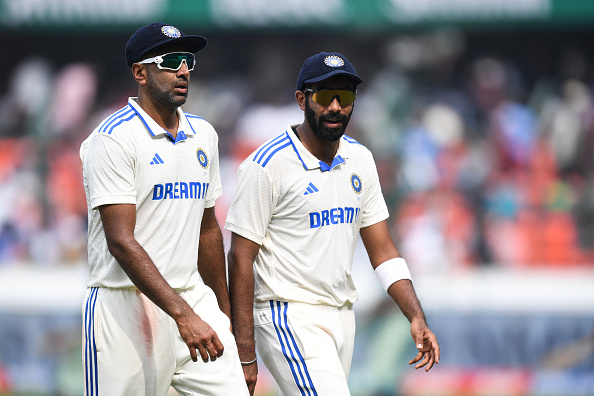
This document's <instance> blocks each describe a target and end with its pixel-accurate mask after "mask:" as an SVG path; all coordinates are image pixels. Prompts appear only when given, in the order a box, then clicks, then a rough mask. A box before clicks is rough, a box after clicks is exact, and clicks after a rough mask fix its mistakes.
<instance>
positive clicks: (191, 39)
mask: <svg viewBox="0 0 594 396" xmlns="http://www.w3.org/2000/svg"><path fill="white" fill-rule="evenodd" d="M206 43H207V40H206V38H205V37H202V36H196V35H188V34H184V32H182V31H181V30H179V29H178V28H176V27H175V26H172V25H167V24H165V23H162V22H155V23H151V24H150V25H146V26H143V27H140V28H138V29H137V30H136V32H135V33H134V34H133V35H132V36H131V37H130V39H129V40H128V42H127V43H126V63H128V66H130V67H132V64H134V63H136V62H138V61H140V60H142V57H143V56H144V55H146V54H147V53H149V52H150V51H152V50H154V49H156V48H159V47H162V46H165V45H170V44H183V45H186V46H187V47H188V51H189V52H192V53H196V52H198V51H200V50H201V49H202V48H204V47H205V46H206Z"/></svg>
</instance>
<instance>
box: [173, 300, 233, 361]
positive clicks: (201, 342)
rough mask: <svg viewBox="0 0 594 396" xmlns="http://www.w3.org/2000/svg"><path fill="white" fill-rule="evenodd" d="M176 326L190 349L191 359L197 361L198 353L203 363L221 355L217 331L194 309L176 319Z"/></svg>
mask: <svg viewBox="0 0 594 396" xmlns="http://www.w3.org/2000/svg"><path fill="white" fill-rule="evenodd" d="M177 328H178V330H179V334H180V335H181V337H182V339H183V340H184V342H185V343H186V345H187V346H188V349H189V350H190V356H191V357H192V361H194V362H196V361H198V355H197V353H196V350H198V353H200V356H201V357H202V360H203V361H204V363H206V362H208V360H209V358H210V360H211V361H213V362H214V361H215V360H217V358H218V357H221V356H223V350H224V349H225V348H224V347H223V343H222V342H221V340H219V336H217V333H216V332H215V331H214V330H213V329H212V327H210V326H209V325H208V323H206V322H205V321H203V320H202V319H200V317H199V316H198V315H196V313H194V311H191V312H189V313H188V314H187V315H185V316H184V317H183V319H180V320H178V321H177Z"/></svg>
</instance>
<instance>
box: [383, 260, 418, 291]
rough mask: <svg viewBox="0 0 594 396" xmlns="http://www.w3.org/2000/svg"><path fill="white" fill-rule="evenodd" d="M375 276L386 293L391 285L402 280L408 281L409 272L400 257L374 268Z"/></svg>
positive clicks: (409, 277)
mask: <svg viewBox="0 0 594 396" xmlns="http://www.w3.org/2000/svg"><path fill="white" fill-rule="evenodd" d="M375 275H376V276H377V278H378V279H379V280H380V282H381V283H382V287H383V288H384V290H385V291H386V292H387V291H388V288H389V287H390V286H392V284H394V283H396V282H398V281H399V280H402V279H410V280H412V277H411V276H410V271H409V270H408V266H407V265H406V261H405V260H404V259H403V258H402V257H397V258H393V259H390V260H388V261H384V262H383V263H381V264H380V265H378V266H377V267H375Z"/></svg>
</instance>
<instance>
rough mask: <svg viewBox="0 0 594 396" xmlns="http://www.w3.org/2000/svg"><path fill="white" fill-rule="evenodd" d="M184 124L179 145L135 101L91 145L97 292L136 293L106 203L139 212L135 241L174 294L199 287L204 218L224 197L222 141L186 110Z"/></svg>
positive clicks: (86, 150)
mask: <svg viewBox="0 0 594 396" xmlns="http://www.w3.org/2000/svg"><path fill="white" fill-rule="evenodd" d="M178 117H179V128H178V132H177V135H178V136H177V142H175V143H174V142H173V141H172V140H171V139H170V136H171V135H169V134H168V133H167V132H166V131H165V130H164V129H163V128H161V127H160V126H159V125H158V124H157V123H156V122H155V121H153V120H152V119H151V118H150V117H149V116H148V115H147V114H146V113H145V112H144V111H143V110H142V109H141V108H140V107H139V106H138V104H137V103H136V101H135V98H130V99H129V100H128V104H127V106H125V107H124V108H123V109H121V110H120V111H118V112H116V113H114V114H113V115H111V116H110V117H108V118H106V119H105V120H104V121H103V122H102V123H101V124H100V126H99V127H97V128H96V129H95V130H94V131H93V132H92V133H91V135H90V136H89V137H88V138H87V139H86V140H85V141H84V142H83V144H82V146H81V149H80V155H81V159H82V162H83V176H84V185H85V192H86V196H87V205H88V208H89V210H88V215H89V241H88V250H89V266H90V272H89V277H90V278H89V283H88V286H89V287H131V286H133V284H132V282H131V281H130V279H129V278H128V276H126V274H125V273H124V271H123V270H122V268H121V267H120V265H119V264H118V263H117V261H116V260H115V259H114V257H113V256H112V255H111V254H110V253H109V251H108V248H107V242H106V240H105V234H104V231H103V225H102V223H101V218H100V215H99V210H98V209H97V208H98V207H99V206H101V205H106V204H132V205H136V210H137V212H136V228H135V232H134V235H135V238H136V240H137V241H138V242H139V243H140V245H141V246H142V247H143V248H144V249H145V250H146V251H147V253H148V254H149V256H150V257H151V259H152V260H153V262H154V263H155V265H156V266H157V268H158V269H159V272H160V273H161V274H162V275H163V277H164V278H165V280H167V282H168V283H169V284H170V285H171V286H172V287H173V288H175V289H187V288H189V287H193V286H194V285H196V283H197V282H198V281H199V274H198V271H197V269H196V265H197V255H198V233H199V230H200V223H201V221H202V215H203V212H204V208H208V207H212V206H214V203H215V200H216V199H217V198H218V197H219V196H221V195H222V188H221V181H220V176H219V153H218V137H217V134H216V132H215V131H214V129H213V127H212V126H211V125H210V124H209V123H207V122H206V121H204V120H203V119H201V118H199V117H196V116H193V115H191V114H187V113H183V112H182V111H181V109H178ZM201 162H202V165H201ZM203 165H206V166H203Z"/></svg>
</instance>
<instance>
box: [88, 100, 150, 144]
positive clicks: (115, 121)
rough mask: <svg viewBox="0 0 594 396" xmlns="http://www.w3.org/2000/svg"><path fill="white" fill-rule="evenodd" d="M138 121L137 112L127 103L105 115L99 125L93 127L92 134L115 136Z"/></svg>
mask: <svg viewBox="0 0 594 396" xmlns="http://www.w3.org/2000/svg"><path fill="white" fill-rule="evenodd" d="M140 121H141V120H140V117H139V116H138V113H137V112H136V111H135V110H134V108H133V107H132V106H130V105H129V104H127V105H126V106H124V107H122V108H121V109H119V110H117V111H114V112H113V113H111V114H110V115H108V116H107V117H105V118H104V119H103V121H101V123H100V124H99V126H98V127H97V128H95V130H94V131H93V134H97V135H101V134H103V135H106V136H111V137H116V136H119V135H121V134H122V131H127V130H129V128H130V127H132V126H135V125H136V124H138V123H139V122H140Z"/></svg>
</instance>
